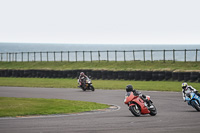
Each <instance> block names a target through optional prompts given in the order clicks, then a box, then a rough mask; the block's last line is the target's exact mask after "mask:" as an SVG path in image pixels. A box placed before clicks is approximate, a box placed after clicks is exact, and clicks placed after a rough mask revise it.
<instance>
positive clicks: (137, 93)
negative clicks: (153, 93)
mask: <svg viewBox="0 0 200 133" xmlns="http://www.w3.org/2000/svg"><path fill="white" fill-rule="evenodd" d="M126 92H127V93H126V95H127V96H130V94H131V92H133V95H134V96H139V97H140V98H141V99H142V100H143V101H144V102H146V103H147V106H148V107H149V108H153V106H151V103H150V101H149V100H148V99H147V98H146V96H145V95H144V94H142V93H141V92H140V91H137V90H135V89H133V86H132V85H127V86H126Z"/></svg>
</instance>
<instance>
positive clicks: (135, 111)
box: [129, 105, 141, 117]
mask: <svg viewBox="0 0 200 133" xmlns="http://www.w3.org/2000/svg"><path fill="white" fill-rule="evenodd" d="M129 110H130V111H131V113H132V114H133V115H134V116H136V117H139V116H140V115H141V111H140V109H139V107H138V106H137V105H133V106H130V107H129Z"/></svg>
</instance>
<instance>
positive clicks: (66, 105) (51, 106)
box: [0, 97, 109, 117]
mask: <svg viewBox="0 0 200 133" xmlns="http://www.w3.org/2000/svg"><path fill="white" fill-rule="evenodd" d="M108 107H109V106H108V105H105V104H99V103H94V102H83V101H72V100H62V99H43V98H13V97H0V117H8V116H9V117H10V116H11V117H15V116H27V115H48V114H69V113H78V112H85V111H91V110H96V109H104V108H108Z"/></svg>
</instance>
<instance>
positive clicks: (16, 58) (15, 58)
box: [15, 53, 17, 62]
mask: <svg viewBox="0 0 200 133" xmlns="http://www.w3.org/2000/svg"><path fill="white" fill-rule="evenodd" d="M15 62H17V53H15Z"/></svg>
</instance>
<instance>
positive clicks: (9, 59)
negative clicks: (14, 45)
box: [8, 53, 11, 62]
mask: <svg viewBox="0 0 200 133" xmlns="http://www.w3.org/2000/svg"><path fill="white" fill-rule="evenodd" d="M10 54H11V53H9V54H8V61H9V62H11V58H10Z"/></svg>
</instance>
